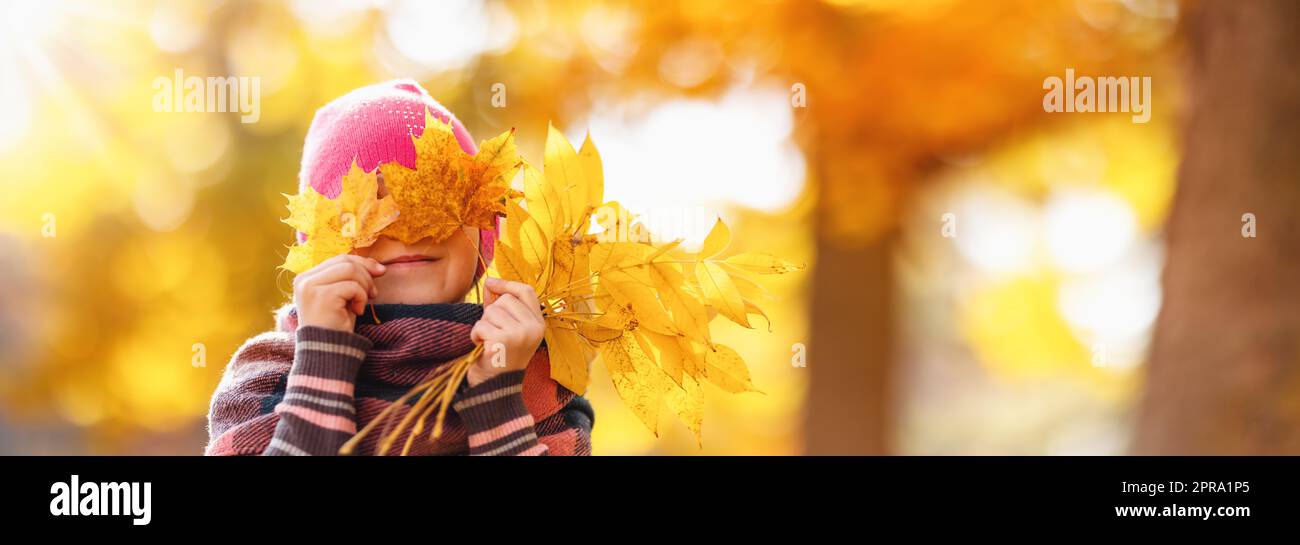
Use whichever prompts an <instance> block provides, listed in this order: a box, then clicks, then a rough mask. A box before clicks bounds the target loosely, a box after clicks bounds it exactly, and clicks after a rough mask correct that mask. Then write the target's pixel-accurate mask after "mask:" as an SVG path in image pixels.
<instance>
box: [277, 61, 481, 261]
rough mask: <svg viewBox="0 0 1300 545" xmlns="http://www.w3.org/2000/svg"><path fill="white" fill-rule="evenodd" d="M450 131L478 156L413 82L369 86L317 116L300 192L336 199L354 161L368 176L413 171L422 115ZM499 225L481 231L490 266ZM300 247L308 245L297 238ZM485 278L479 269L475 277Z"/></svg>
mask: <svg viewBox="0 0 1300 545" xmlns="http://www.w3.org/2000/svg"><path fill="white" fill-rule="evenodd" d="M426 109H428V111H429V113H430V114H431V115H432V116H433V117H434V118H435V119H438V120H439V121H442V122H443V123H447V124H449V125H451V130H452V133H453V134H455V135H456V142H457V143H459V144H460V149H462V150H464V151H465V153H469V154H474V153H478V147H477V146H475V145H474V140H473V139H472V138H471V137H470V135H469V131H468V130H465V126H464V125H462V124H461V123H460V120H459V119H456V116H454V115H452V113H451V112H450V111H448V110H447V109H446V108H444V107H443V106H442V105H441V104H439V103H438V101H436V100H434V99H433V97H431V96H429V93H428V92H427V91H425V90H424V88H423V87H420V84H418V83H416V82H415V81H414V80H409V79H400V80H393V81H388V82H384V83H376V84H374V85H368V86H366V87H362V88H360V89H356V90H354V91H352V92H351V93H348V94H346V95H343V96H341V97H339V98H336V99H334V100H333V101H332V102H330V103H329V104H326V105H325V106H323V107H322V108H321V109H319V110H317V111H316V117H315V118H314V119H312V121H311V128H309V129H307V142H306V144H304V145H303V150H302V169H301V170H300V171H299V172H298V190H299V191H302V190H304V189H305V187H306V186H307V185H308V184H310V185H311V187H312V188H313V189H315V190H316V191H317V192H319V193H320V194H322V195H324V196H326V197H328V198H331V199H334V198H337V197H338V196H339V193H341V192H342V191H343V175H344V174H347V172H348V169H349V168H351V167H352V161H353V160H354V159H355V160H356V162H357V165H358V166H359V167H361V168H362V169H363V170H365V171H366V172H373V171H374V170H375V169H377V168H379V165H381V164H383V163H388V162H396V163H398V164H400V165H402V166H404V167H407V168H411V169H414V168H416V166H415V157H416V154H415V144H414V143H412V142H411V137H413V136H419V135H421V134H423V133H424V112H425V110H426ZM498 228H500V220H499V219H498V224H497V225H496V226H494V227H493V228H492V229H483V230H480V231H479V252H480V253H481V254H482V255H483V259H484V261H486V262H488V263H491V262H492V254H493V249H494V247H495V243H496V238H497V229H498ZM298 239H299V241H301V240H303V239H304V236H303V234H302V233H299V234H298ZM481 274H483V265H482V264H479V266H478V270H477V271H476V272H475V274H474V277H475V278H476V279H477V278H478V277H479V275H481Z"/></svg>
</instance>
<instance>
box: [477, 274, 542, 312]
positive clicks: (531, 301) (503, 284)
mask: <svg viewBox="0 0 1300 545" xmlns="http://www.w3.org/2000/svg"><path fill="white" fill-rule="evenodd" d="M484 285H486V286H487V289H488V291H489V292H495V293H497V294H498V295H505V294H507V293H509V294H511V295H514V296H515V297H517V298H519V300H520V301H523V302H524V303H525V304H527V305H530V306H538V307H540V306H541V303H538V302H537V292H536V291H535V290H533V287H532V286H529V285H528V284H524V283H522V282H511V281H509V280H502V279H500V278H489V279H487V282H486V283H485V284H484Z"/></svg>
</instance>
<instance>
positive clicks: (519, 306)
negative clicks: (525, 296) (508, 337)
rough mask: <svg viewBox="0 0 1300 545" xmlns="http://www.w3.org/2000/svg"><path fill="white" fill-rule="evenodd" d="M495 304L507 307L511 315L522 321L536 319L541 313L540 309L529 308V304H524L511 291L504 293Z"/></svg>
mask: <svg viewBox="0 0 1300 545" xmlns="http://www.w3.org/2000/svg"><path fill="white" fill-rule="evenodd" d="M493 306H497V307H501V308H503V309H505V310H506V312H509V313H510V315H511V316H513V317H514V319H515V320H517V321H519V322H521V323H522V322H529V321H536V320H537V316H538V315H540V314H541V311H540V310H537V311H535V312H534V311H533V310H531V309H529V308H528V306H527V305H524V303H523V302H522V301H520V300H519V298H517V297H515V296H514V295H512V294H509V293H507V294H505V295H502V296H501V298H500V299H497V302H496V303H495V304H494V305H493Z"/></svg>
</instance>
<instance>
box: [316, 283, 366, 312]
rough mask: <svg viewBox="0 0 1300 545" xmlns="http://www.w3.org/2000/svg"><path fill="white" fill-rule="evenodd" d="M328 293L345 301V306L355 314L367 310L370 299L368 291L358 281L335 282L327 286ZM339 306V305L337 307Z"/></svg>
mask: <svg viewBox="0 0 1300 545" xmlns="http://www.w3.org/2000/svg"><path fill="white" fill-rule="evenodd" d="M325 290H326V293H329V295H330V297H335V298H337V300H340V301H343V302H344V304H345V306H346V307H347V308H348V309H349V310H351V311H352V313H353V314H356V315H358V316H360V315H361V314H362V313H364V312H365V311H366V302H367V301H368V300H369V297H368V293H367V292H366V290H365V289H364V288H362V287H361V284H359V283H357V282H335V283H333V284H330V285H328V286H326V287H325ZM335 308H338V307H335Z"/></svg>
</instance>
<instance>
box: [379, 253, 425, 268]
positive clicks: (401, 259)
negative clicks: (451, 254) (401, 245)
mask: <svg viewBox="0 0 1300 545" xmlns="http://www.w3.org/2000/svg"><path fill="white" fill-rule="evenodd" d="M437 261H438V258H436V257H432V256H427V255H420V254H410V255H403V256H398V257H394V258H392V259H388V260H384V261H381V262H380V263H383V264H384V266H385V267H396V268H399V269H402V268H407V267H420V266H423V265H430V264H433V263H435V262H437Z"/></svg>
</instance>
